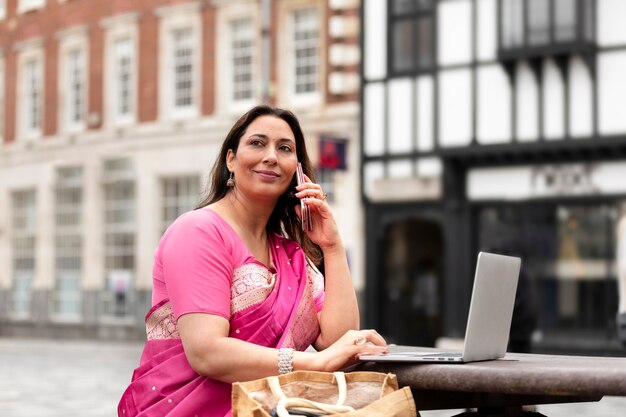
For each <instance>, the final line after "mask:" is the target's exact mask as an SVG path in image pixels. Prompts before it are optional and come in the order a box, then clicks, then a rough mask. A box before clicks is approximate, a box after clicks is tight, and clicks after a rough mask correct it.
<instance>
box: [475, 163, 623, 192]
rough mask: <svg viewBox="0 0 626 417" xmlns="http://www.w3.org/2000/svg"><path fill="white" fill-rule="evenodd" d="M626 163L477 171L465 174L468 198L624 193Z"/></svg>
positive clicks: (480, 169) (556, 165)
mask: <svg viewBox="0 0 626 417" xmlns="http://www.w3.org/2000/svg"><path fill="white" fill-rule="evenodd" d="M624 178H626V162H624V161H620V162H595V163H576V164H543V165H529V166H515V167H503V168H476V169H472V170H470V171H469V172H468V176H467V198H468V199H469V200H472V201H476V200H496V199H499V200H528V199H533V198H546V197H563V196H567V197H573V196H591V195H612V194H625V193H626V181H624V180H623V179H624Z"/></svg>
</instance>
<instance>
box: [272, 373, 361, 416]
mask: <svg viewBox="0 0 626 417" xmlns="http://www.w3.org/2000/svg"><path fill="white" fill-rule="evenodd" d="M333 376H334V377H335V380H336V381H337V388H338V389H339V395H338V397H337V403H336V404H334V405H333V404H324V403H320V402H317V401H311V400H307V399H306V398H287V396H286V395H285V393H284V392H283V390H282V388H281V387H280V382H279V381H278V377H276V376H272V377H269V378H268V383H269V386H270V389H271V390H272V394H274V397H275V398H276V399H278V404H277V405H276V413H277V414H278V416H279V417H290V414H289V411H288V410H287V409H288V408H293V409H298V410H300V411H307V412H319V411H322V412H323V413H324V414H330V413H347V412H349V411H354V408H352V407H350V406H348V405H343V403H344V402H345V401H346V395H347V390H348V389H347V384H346V376H345V375H344V373H343V372H333Z"/></svg>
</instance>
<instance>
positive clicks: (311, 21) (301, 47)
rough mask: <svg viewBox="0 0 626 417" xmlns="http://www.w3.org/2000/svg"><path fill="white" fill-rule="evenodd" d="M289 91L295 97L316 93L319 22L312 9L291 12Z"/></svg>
mask: <svg viewBox="0 0 626 417" xmlns="http://www.w3.org/2000/svg"><path fill="white" fill-rule="evenodd" d="M291 20H292V25H291V28H292V33H291V44H292V51H291V53H292V57H293V58H292V63H293V64H292V68H291V80H292V81H291V82H292V85H291V89H292V92H293V93H294V94H296V95H306V94H310V93H316V92H318V90H319V85H318V77H319V76H318V67H319V62H318V60H319V58H318V57H319V36H320V33H319V32H320V30H319V22H318V12H317V9H316V8H314V7H308V8H304V9H298V10H294V11H292V12H291Z"/></svg>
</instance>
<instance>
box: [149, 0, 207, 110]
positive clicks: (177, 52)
mask: <svg viewBox="0 0 626 417" xmlns="http://www.w3.org/2000/svg"><path fill="white" fill-rule="evenodd" d="M201 8H202V4H201V2H178V4H171V5H166V6H162V7H157V8H156V9H155V13H156V15H157V16H159V17H160V20H159V21H160V23H159V25H160V26H159V39H160V44H159V50H161V51H163V53H160V54H159V57H160V58H159V59H160V65H161V67H160V68H163V71H160V70H159V85H160V86H162V87H163V88H160V89H159V91H160V92H162V93H163V94H159V113H160V117H161V118H162V119H163V120H167V119H170V120H173V119H178V120H180V119H183V118H191V117H196V116H198V115H199V113H200V108H199V104H200V98H201V81H200V80H201V77H200V66H201V65H200V64H201V61H200V45H201V44H202V39H201V37H200V33H201V28H202V18H201Z"/></svg>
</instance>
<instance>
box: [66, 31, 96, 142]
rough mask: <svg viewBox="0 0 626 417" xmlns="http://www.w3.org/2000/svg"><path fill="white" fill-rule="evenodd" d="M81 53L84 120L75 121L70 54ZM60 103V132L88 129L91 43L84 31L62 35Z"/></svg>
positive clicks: (81, 99)
mask: <svg viewBox="0 0 626 417" xmlns="http://www.w3.org/2000/svg"><path fill="white" fill-rule="evenodd" d="M76 51H79V52H80V54H81V56H82V58H81V60H82V71H83V72H82V74H80V77H81V78H82V80H81V82H82V84H83V89H82V94H81V95H82V97H81V98H80V101H81V102H82V103H83V108H82V119H81V120H78V121H76V120H73V117H72V116H73V114H72V111H73V110H74V109H73V108H72V104H73V102H75V100H74V96H73V88H72V86H71V85H70V84H71V83H72V74H70V71H71V69H72V68H71V66H72V64H71V62H70V54H71V53H73V52H76ZM58 102H59V115H58V117H59V128H60V129H59V130H60V131H61V132H66V133H75V132H81V131H84V130H85V129H87V118H88V117H89V42H88V40H87V36H86V32H85V30H84V29H82V30H81V29H79V30H77V31H73V32H70V33H68V34H66V35H61V41H60V45H59V77H58Z"/></svg>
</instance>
